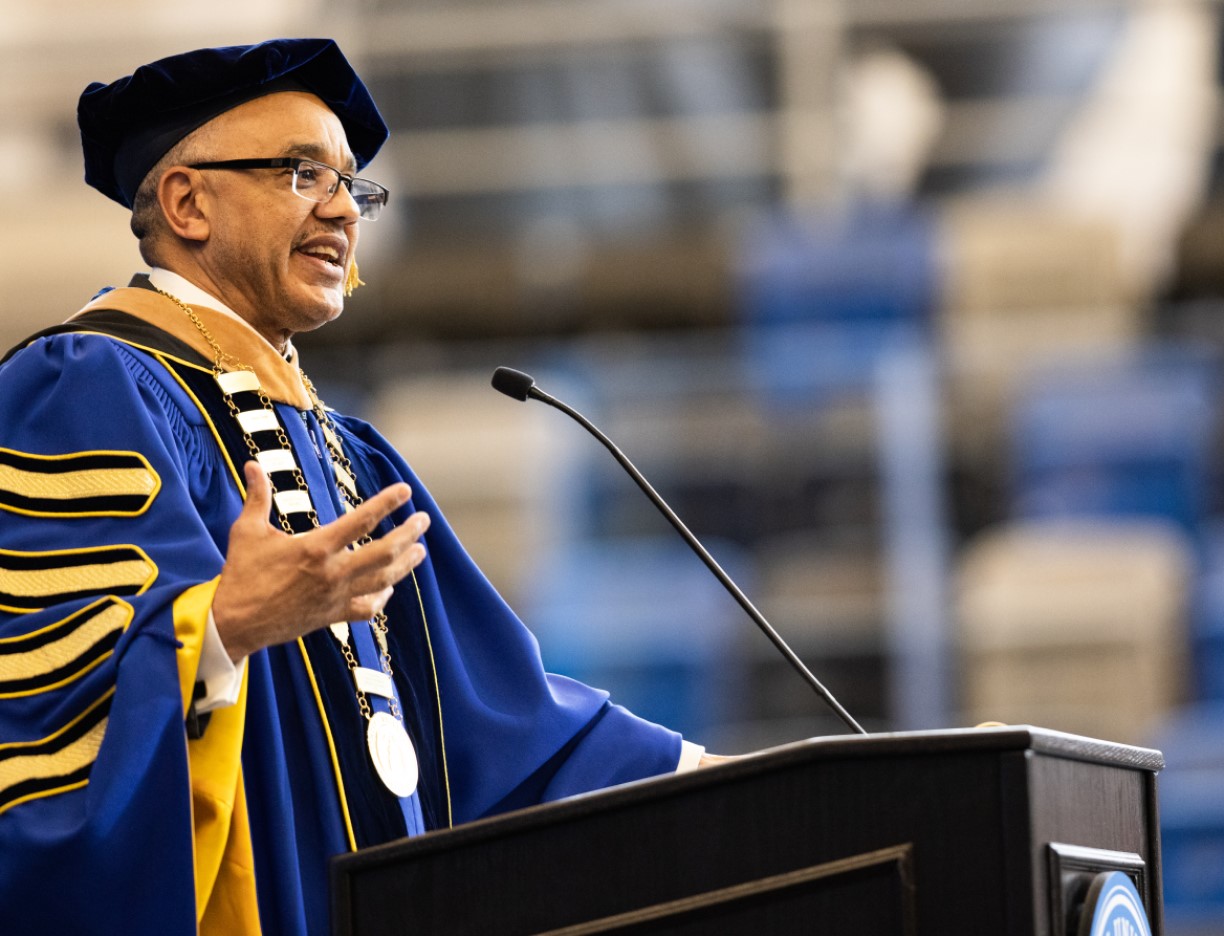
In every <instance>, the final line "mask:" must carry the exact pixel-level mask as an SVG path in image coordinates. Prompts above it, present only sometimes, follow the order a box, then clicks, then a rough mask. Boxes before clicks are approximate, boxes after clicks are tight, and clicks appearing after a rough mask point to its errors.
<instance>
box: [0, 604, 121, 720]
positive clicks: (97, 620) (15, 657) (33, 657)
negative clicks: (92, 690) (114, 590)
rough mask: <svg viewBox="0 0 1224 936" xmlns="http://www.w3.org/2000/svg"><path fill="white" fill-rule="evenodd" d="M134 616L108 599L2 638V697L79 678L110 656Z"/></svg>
mask: <svg viewBox="0 0 1224 936" xmlns="http://www.w3.org/2000/svg"><path fill="white" fill-rule="evenodd" d="M132 613H133V612H132V606H131V605H129V604H126V603H124V602H120V601H116V600H115V599H113V598H107V599H103V600H102V601H100V602H95V603H94V604H92V605H90V606H89V607H87V608H84V609H82V610H80V611H78V612H76V613H75V614H72V615H70V616H69V617H66V618H64V619H62V620H60V621H56V622H55V623H54V624H49V625H48V626H46V627H43V628H40V629H39V630H36V631H33V632H31V633H29V634H22V635H21V636H18V637H6V638H3V639H0V699H5V698H13V697H16V696H25V695H33V694H35V693H38V692H46V691H48V690H51V689H57V688H59V687H60V686H63V685H65V684H67V683H69V682H72V681H73V680H75V679H79V678H80V677H81V676H83V675H84V674H85V673H87V672H89V671H90V670H92V669H93V668H94V667H95V666H97V665H98V664H99V663H100V662H102V660H104V659H106V658H107V657H108V656H110V654H111V651H112V649H113V648H114V645H115V642H116V641H117V640H118V639H119V635H120V634H122V633H123V631H124V630H126V629H127V626H128V624H129V623H130V622H131V620H132Z"/></svg>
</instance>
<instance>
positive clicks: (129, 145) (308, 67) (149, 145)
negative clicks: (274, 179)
mask: <svg viewBox="0 0 1224 936" xmlns="http://www.w3.org/2000/svg"><path fill="white" fill-rule="evenodd" d="M290 89H302V90H306V91H309V92H311V93H312V94H315V95H317V96H318V97H319V98H320V99H321V100H322V101H323V102H324V103H325V104H326V105H327V106H328V107H330V108H331V109H332V111H333V112H334V113H335V114H336V116H337V117H338V118H339V119H340V123H341V125H342V126H343V127H344V132H345V135H346V136H347V138H348V144H349V148H350V149H351V150H352V151H353V156H354V158H355V159H356V160H357V167H358V169H360V168H362V167H363V166H365V165H366V164H367V163H368V162H369V161H370V160H371V159H373V158H374V155H375V154H376V153H377V152H378V150H379V148H380V147H381V146H382V144H383V143H384V142H385V141H386V139H387V125H386V124H385V123H384V122H383V119H382V116H381V115H380V114H379V113H378V108H377V107H376V106H375V105H374V100H373V99H372V98H371V97H370V93H369V91H367V90H366V87H365V85H364V84H363V83H362V81H361V79H360V78H359V77H358V76H357V73H356V72H355V71H353V68H352V66H351V65H350V64H349V63H348V60H347V59H346V58H345V57H344V54H343V53H342V52H341V51H340V48H339V46H337V45H336V43H335V41H334V40H332V39H272V40H269V41H267V42H262V43H259V44H258V45H251V46H225V47H221V48H215V49H197V50H195V51H193V52H185V53H182V54H181V55H173V56H170V57H169V58H164V59H160V60H159V61H156V62H152V63H151V64H148V65H142V66H141V67H140V68H138V69H136V71H135V72H133V73H132V74H131V75H129V76H127V77H125V78H120V79H119V80H118V81H114V82H112V83H111V84H107V85H104V84H102V83H101V82H96V81H95V82H94V83H93V84H91V85H90V86H89V87H88V88H86V89H85V91H84V93H82V95H81V99H80V102H79V104H78V106H77V123H78V124H79V126H80V128H81V147H82V149H83V151H84V155H85V181H86V182H87V183H88V184H89V185H92V186H93V187H94V188H96V189H97V190H98V191H100V192H101V193H102V194H104V195H106V196H107V197H108V198H113V199H114V200H115V201H117V202H119V203H120V204H122V205H124V206H126V207H128V208H130V207H131V206H132V199H133V197H134V196H135V194H136V189H137V188H138V187H139V186H140V183H141V181H142V180H143V179H144V177H145V176H146V175H147V174H148V172H149V170H150V169H152V168H153V166H154V165H155V164H156V163H157V161H158V160H159V159H161V158H162V156H164V155H165V154H166V153H167V152H168V151H169V150H170V149H171V147H173V146H174V145H175V144H176V143H178V142H179V140H181V139H183V138H184V137H185V136H187V134H189V133H191V131H193V130H195V129H196V128H198V127H200V126H202V125H203V124H205V123H207V122H208V121H209V120H212V119H213V118H214V117H216V116H218V115H220V114H222V113H224V112H225V111H227V110H230V109H231V108H233V107H237V106H238V105H239V104H242V103H245V102H246V101H250V100H253V99H254V98H257V97H260V96H262V95H264V94H270V93H273V92H275V91H283V90H290ZM254 155H257V156H264V155H279V154H265V153H257V154H254Z"/></svg>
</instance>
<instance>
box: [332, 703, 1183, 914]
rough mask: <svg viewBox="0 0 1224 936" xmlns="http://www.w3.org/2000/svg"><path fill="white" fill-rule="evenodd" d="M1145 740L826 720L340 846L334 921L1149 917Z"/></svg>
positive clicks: (1150, 816)
mask: <svg viewBox="0 0 1224 936" xmlns="http://www.w3.org/2000/svg"><path fill="white" fill-rule="evenodd" d="M1163 766H1164V762H1163V758H1162V756H1161V755H1160V753H1159V752H1157V751H1152V750H1147V749H1143V748H1135V747H1128V746H1125V745H1118V744H1111V743H1108V742H1104V741H1096V740H1092V739H1088V738H1081V737H1077V736H1074V735H1067V734H1062V733H1059V732H1053V731H1046V730H1042V729H1038V728H1031V727H1027V726H1021V727H1007V728H985V729H958V730H951V731H935V732H913V733H901V734H881V735H866V736H848V737H837V738H819V739H815V740H811V741H805V742H800V743H796V744H791V745H787V746H785V747H781V748H776V749H773V750H770V751H767V752H764V753H762V754H759V755H756V756H754V757H751V758H746V759H744V760H739V761H735V762H732V763H730V764H726V765H723V766H719V767H715V768H710V769H707V770H701V771H697V772H695V773H689V774H685V775H682V776H674V777H664V778H659V779H655V780H649V781H644V782H641V783H635V784H628V785H626V786H622V787H617V788H615V789H612V790H607V791H604V792H602V793H596V794H591V795H589V796H585V797H578V798H575V799H571V800H567V801H565V802H561V803H554V804H550V805H547V806H540V807H535V808H532V809H526V810H522V811H520V812H515V813H511V814H508V815H505V816H502V817H499V818H496V819H490V820H483V821H480V822H475V823H471V824H468V825H465V826H461V827H459V828H456V829H453V830H449V831H444V832H434V833H430V834H428V835H425V836H422V837H420V838H416V839H406V840H403V841H400V842H395V843H392V844H389V845H384V846H379V847H377V848H371V849H366V850H364V851H361V852H357V853H355V854H351V855H344V856H340V857H338V858H336V859H334V863H333V867H332V884H333V887H332V890H333V932H334V933H335V934H337V936H390V934H407V933H411V934H430V933H439V934H447V936H469V934H470V936H490V934H549V936H562V934H564V936H577V934H585V933H615V934H617V936H625V934H632V936H641V934H663V933H667V934H698V933H700V934H703V936H704V934H785V933H817V934H821V936H874V934H889V936H897V934H904V936H957V934H966V936H977V934H983V936H984V934H990V936H1004V934H1006V936H1021V934H1023V936H1077V932H1078V926H1079V916H1080V913H1079V910H1080V906H1079V904H1081V903H1082V901H1083V900H1084V895H1085V893H1086V892H1087V890H1088V887H1089V885H1090V884H1091V882H1092V880H1093V879H1094V878H1095V877H1096V875H1097V874H1099V873H1102V872H1106V871H1117V870H1121V871H1124V872H1126V873H1127V874H1128V875H1129V876H1130V878H1131V879H1132V880H1133V882H1134V883H1135V885H1136V887H1137V888H1138V891H1139V894H1140V895H1141V896H1142V897H1143V900H1144V903H1145V905H1146V908H1147V914H1148V918H1149V920H1150V921H1151V924H1152V932H1153V933H1155V934H1156V936H1160V934H1161V933H1162V932H1163V923H1162V918H1161V891H1160V839H1159V823H1158V816H1157V807H1156V774H1157V772H1158V771H1159V770H1160V769H1161V768H1162V767H1163Z"/></svg>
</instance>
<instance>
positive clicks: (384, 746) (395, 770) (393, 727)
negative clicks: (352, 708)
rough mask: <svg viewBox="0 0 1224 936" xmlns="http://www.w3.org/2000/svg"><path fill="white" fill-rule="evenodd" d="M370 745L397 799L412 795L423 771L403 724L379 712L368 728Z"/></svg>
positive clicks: (377, 766)
mask: <svg viewBox="0 0 1224 936" xmlns="http://www.w3.org/2000/svg"><path fill="white" fill-rule="evenodd" d="M366 744H367V745H368V746H369V748H370V759H371V760H372V761H373V762H374V770H375V771H376V772H377V773H378V779H379V780H381V781H382V782H383V786H385V787H386V788H387V789H388V790H390V791H391V792H392V793H394V794H395V795H396V796H411V795H412V792H413V790H415V789H416V785H417V776H418V773H419V771H418V767H417V756H416V751H415V750H414V749H413V747H412V739H411V738H409V737H408V732H407V731H405V730H404V724H403V722H401V721H400V720H399V719H397V718H396V717H395V716H394V715H390V714H388V713H387V712H375V713H374V714H373V716H371V718H370V721H369V723H368V724H367V726H366Z"/></svg>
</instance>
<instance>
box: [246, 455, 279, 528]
mask: <svg viewBox="0 0 1224 936" xmlns="http://www.w3.org/2000/svg"><path fill="white" fill-rule="evenodd" d="M242 474H243V476H244V477H245V478H246V491H247V493H246V503H245V504H244V505H243V507H242V512H243V513H244V514H248V515H254V516H256V517H259V518H260V519H261V520H265V521H266V520H267V519H268V512H269V511H270V510H271V509H272V483H271V481H269V480H268V473H267V472H266V471H264V470H263V465H261V464H260V463H259V462H257V461H255V460H254V459H252V460H251V461H248V462H247V463H246V464H245V465H243V466H242Z"/></svg>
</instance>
